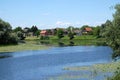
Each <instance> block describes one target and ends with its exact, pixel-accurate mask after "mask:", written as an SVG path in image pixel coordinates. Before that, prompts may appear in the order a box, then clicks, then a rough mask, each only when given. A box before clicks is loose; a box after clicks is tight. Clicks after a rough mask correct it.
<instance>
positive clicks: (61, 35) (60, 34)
mask: <svg viewBox="0 0 120 80" xmlns="http://www.w3.org/2000/svg"><path fill="white" fill-rule="evenodd" d="M63 33H64V32H63V30H62V29H58V30H57V36H58V39H61V38H63V37H64V35H63Z"/></svg>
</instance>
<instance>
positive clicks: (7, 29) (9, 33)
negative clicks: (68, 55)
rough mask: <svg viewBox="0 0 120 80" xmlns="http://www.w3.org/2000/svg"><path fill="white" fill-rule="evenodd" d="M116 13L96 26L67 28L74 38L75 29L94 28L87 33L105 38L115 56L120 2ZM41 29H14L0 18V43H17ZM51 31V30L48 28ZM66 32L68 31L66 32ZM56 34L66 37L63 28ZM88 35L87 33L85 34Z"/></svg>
mask: <svg viewBox="0 0 120 80" xmlns="http://www.w3.org/2000/svg"><path fill="white" fill-rule="evenodd" d="M115 10H116V11H115V13H114V14H113V20H112V21H110V20H107V21H106V22H105V23H104V24H102V25H100V26H96V27H91V26H89V25H84V26H82V27H80V28H75V27H73V26H69V27H68V28H66V30H67V34H68V37H69V39H70V40H71V39H73V38H74V35H75V33H74V32H73V30H83V31H84V29H85V28H86V27H90V28H92V31H90V32H89V33H87V35H94V36H96V38H104V39H105V40H106V44H107V45H109V46H111V47H112V49H113V50H114V54H113V57H117V56H120V4H117V5H116V6H115ZM40 31H41V30H39V29H38V28H37V26H32V27H31V28H29V27H25V28H24V29H22V28H21V27H16V28H15V29H12V26H11V25H10V24H9V23H8V22H6V21H3V20H2V19H0V44H17V43H18V41H19V40H24V39H25V37H26V36H28V35H29V34H28V33H29V32H32V35H33V36H39V35H40ZM48 32H50V30H48ZM65 34H66V33H65ZM54 35H57V36H58V38H59V39H61V38H63V37H64V32H63V30H62V29H58V30H56V29H54ZM84 35H86V34H84Z"/></svg>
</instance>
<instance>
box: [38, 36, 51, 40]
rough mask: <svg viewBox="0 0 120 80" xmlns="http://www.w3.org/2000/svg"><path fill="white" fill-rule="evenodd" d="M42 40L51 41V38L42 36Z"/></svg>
mask: <svg viewBox="0 0 120 80" xmlns="http://www.w3.org/2000/svg"><path fill="white" fill-rule="evenodd" d="M40 40H49V36H41V37H40Z"/></svg>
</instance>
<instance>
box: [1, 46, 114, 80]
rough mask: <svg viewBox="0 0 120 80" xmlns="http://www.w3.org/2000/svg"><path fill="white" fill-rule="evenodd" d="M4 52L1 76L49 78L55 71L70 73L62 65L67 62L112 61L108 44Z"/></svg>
mask: <svg viewBox="0 0 120 80" xmlns="http://www.w3.org/2000/svg"><path fill="white" fill-rule="evenodd" d="M3 55H4V56H9V57H6V58H1V59H0V80H50V78H51V77H55V76H57V75H62V74H67V73H68V74H69V73H72V72H70V71H66V70H64V69H63V68H64V67H66V66H88V65H93V64H97V63H108V62H111V61H112V59H111V55H112V49H111V48H110V47H107V46H67V47H52V48H49V49H47V50H34V51H31V50H29V51H20V52H12V53H4V54H3V53H1V54H0V56H3ZM71 75H72V74H71ZM60 80H61V79H60ZM65 80H67V79H65ZM72 80H77V79H72ZM80 80H86V79H80Z"/></svg>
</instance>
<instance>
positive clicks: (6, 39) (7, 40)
mask: <svg viewBox="0 0 120 80" xmlns="http://www.w3.org/2000/svg"><path fill="white" fill-rule="evenodd" d="M0 44H17V37H16V36H14V35H12V27H11V25H10V24H9V23H8V22H5V21H3V20H2V19H0Z"/></svg>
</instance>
